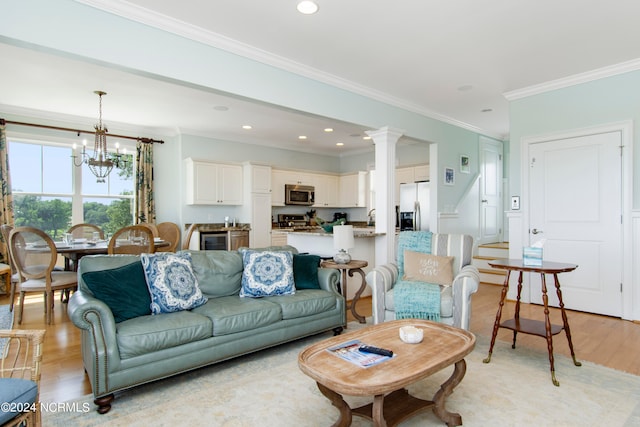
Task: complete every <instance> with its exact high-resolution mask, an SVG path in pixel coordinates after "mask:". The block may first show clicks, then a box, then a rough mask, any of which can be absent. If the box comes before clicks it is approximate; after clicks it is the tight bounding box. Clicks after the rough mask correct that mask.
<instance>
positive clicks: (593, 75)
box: [503, 58, 640, 101]
mask: <svg viewBox="0 0 640 427" xmlns="http://www.w3.org/2000/svg"><path fill="white" fill-rule="evenodd" d="M637 70H640V58H639V59H633V60H631V61H626V62H621V63H619V64H614V65H610V66H607V67H603V68H598V69H595V70H592V71H587V72H584V73H580V74H575V75H573V76H569V77H564V78H561V79H557V80H551V81H549V82H545V83H541V84H538V85H533V86H528V87H525V88H522V89H516V90H512V91H509V92H505V93H503V96H504V97H505V98H506V99H507V100H508V101H514V100H517V99H521V98H526V97H528V96H532V95H538V94H541V93H545V92H551V91H554V90H558V89H563V88H566V87H570V86H575V85H578V84H582V83H588V82H592V81H594V80H599V79H603V78H605V77H612V76H616V75H618V74H624V73H628V72H630V71H637Z"/></svg>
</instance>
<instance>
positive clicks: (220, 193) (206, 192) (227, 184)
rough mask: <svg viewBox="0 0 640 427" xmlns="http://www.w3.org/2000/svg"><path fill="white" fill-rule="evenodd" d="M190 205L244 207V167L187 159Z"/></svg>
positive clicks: (187, 198) (188, 202) (188, 201)
mask: <svg viewBox="0 0 640 427" xmlns="http://www.w3.org/2000/svg"><path fill="white" fill-rule="evenodd" d="M185 169H186V174H187V179H186V183H187V188H186V203H187V204H188V205H242V201H243V197H242V166H240V165H232V164H222V163H212V162H207V161H201V160H193V159H191V158H188V159H185Z"/></svg>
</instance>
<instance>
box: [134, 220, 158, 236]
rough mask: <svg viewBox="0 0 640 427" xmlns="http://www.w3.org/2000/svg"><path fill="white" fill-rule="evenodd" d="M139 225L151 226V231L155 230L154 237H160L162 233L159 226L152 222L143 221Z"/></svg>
mask: <svg viewBox="0 0 640 427" xmlns="http://www.w3.org/2000/svg"><path fill="white" fill-rule="evenodd" d="M138 225H144V226H145V227H149V228H150V229H151V231H152V232H153V237H160V233H159V231H158V226H157V225H155V224H152V223H150V222H141V223H139V224H138Z"/></svg>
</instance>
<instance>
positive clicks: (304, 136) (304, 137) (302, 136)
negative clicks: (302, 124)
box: [298, 135, 307, 139]
mask: <svg viewBox="0 0 640 427" xmlns="http://www.w3.org/2000/svg"><path fill="white" fill-rule="evenodd" d="M298 139H307V136H306V135H300V136H299V137H298Z"/></svg>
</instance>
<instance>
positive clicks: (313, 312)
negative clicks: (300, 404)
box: [68, 246, 346, 413]
mask: <svg viewBox="0 0 640 427" xmlns="http://www.w3.org/2000/svg"><path fill="white" fill-rule="evenodd" d="M268 249H272V250H275V249H280V250H282V249H285V250H290V251H292V252H294V253H296V252H297V251H296V249H295V248H293V247H291V246H288V247H277V248H276V247H272V248H268ZM187 252H190V253H191V258H192V267H193V272H194V273H195V275H196V278H197V279H198V283H199V287H200V289H201V290H202V293H203V294H204V296H206V297H207V298H208V301H207V303H206V304H204V305H202V306H200V307H197V308H195V309H193V310H186V311H179V312H175V313H167V314H156V315H144V316H139V317H134V318H131V319H128V320H124V321H122V322H119V323H116V322H115V320H114V316H113V313H112V311H111V309H110V308H109V306H107V305H106V304H105V303H104V302H102V301H101V300H99V299H97V298H95V297H94V295H93V293H92V292H91V290H90V289H89V287H88V286H87V284H86V283H85V282H84V281H83V279H82V275H83V273H86V272H94V271H102V270H110V269H114V268H118V267H122V266H126V265H128V264H131V263H139V262H140V258H139V257H138V256H136V255H94V256H86V257H83V258H82V260H81V262H80V266H79V269H78V291H77V292H75V293H74V294H73V296H72V297H71V298H70V301H69V305H68V313H69V317H70V318H71V321H72V322H73V323H74V325H76V326H77V327H78V328H80V329H81V330H82V359H83V363H84V368H85V371H86V372H87V375H88V376H89V380H90V382H91V387H92V390H93V395H94V397H95V400H94V402H95V404H96V405H97V406H98V408H97V410H98V412H99V413H106V412H108V411H109V410H110V409H111V403H112V401H113V398H114V394H113V393H114V392H116V391H119V390H124V389H128V388H131V387H134V386H137V385H140V384H144V383H147V382H151V381H155V380H158V379H161V378H165V377H169V376H172V375H175V374H179V373H182V372H185V371H189V370H191V369H196V368H199V367H202V366H206V365H209V364H212V363H216V362H220V361H223V360H227V359H230V358H233V357H236V356H240V355H243V354H247V353H250V352H254V351H258V350H261V349H264V348H268V347H272V346H275V345H278V344H281V343H284V342H288V341H292V340H296V339H299V338H302V337H305V336H309V335H313V334H318V333H321V332H325V331H329V330H333V331H334V333H336V334H338V333H340V332H341V331H342V328H343V326H344V324H345V320H346V319H345V302H344V298H343V297H342V295H341V294H340V293H339V292H338V289H337V284H338V282H339V273H338V271H337V270H334V269H324V268H319V269H318V279H319V283H320V288H321V289H298V290H296V292H295V294H294V295H285V296H273V297H263V298H241V297H240V296H239V291H240V288H241V278H242V271H243V263H242V255H241V254H240V253H239V252H237V251H187Z"/></svg>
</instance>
